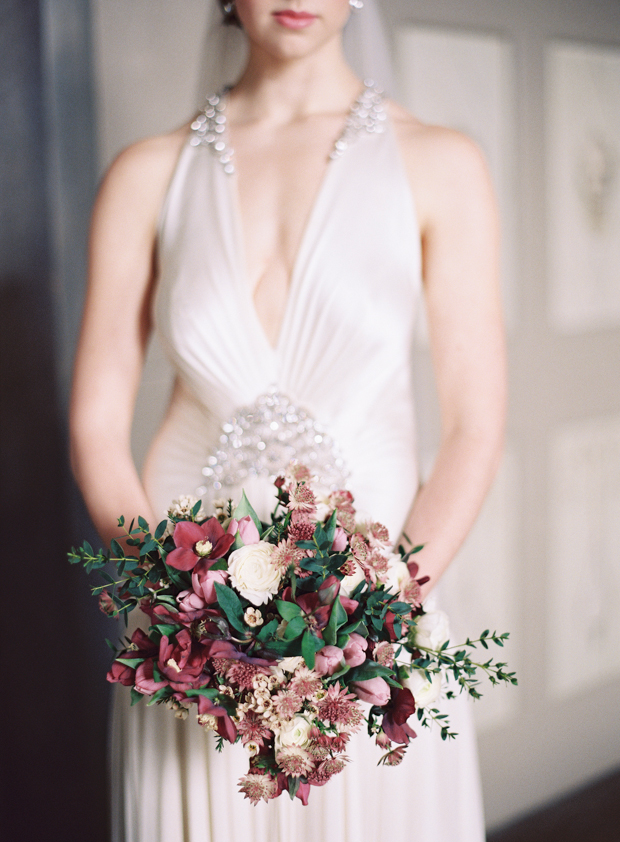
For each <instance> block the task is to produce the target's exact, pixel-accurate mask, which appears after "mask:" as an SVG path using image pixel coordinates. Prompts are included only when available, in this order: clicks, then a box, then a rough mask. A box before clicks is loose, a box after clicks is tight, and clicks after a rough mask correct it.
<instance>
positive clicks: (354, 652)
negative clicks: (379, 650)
mask: <svg viewBox="0 0 620 842" xmlns="http://www.w3.org/2000/svg"><path fill="white" fill-rule="evenodd" d="M367 648H368V641H367V640H366V638H364V637H362V636H361V634H356V633H355V632H353V634H352V635H351V637H350V638H349V642H348V643H347V645H346V646H345V647H344V660H345V663H346V665H347V666H349V667H359V666H360V664H363V663H364V661H365V660H366V649H367Z"/></svg>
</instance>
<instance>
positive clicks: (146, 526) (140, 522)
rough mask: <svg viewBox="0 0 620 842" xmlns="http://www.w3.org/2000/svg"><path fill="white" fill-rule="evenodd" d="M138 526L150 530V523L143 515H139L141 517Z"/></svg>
mask: <svg viewBox="0 0 620 842" xmlns="http://www.w3.org/2000/svg"><path fill="white" fill-rule="evenodd" d="M138 526H139V527H140V529H141V530H142V531H143V532H148V531H149V525H148V523H147V522H146V521H145V520H144V518H143V517H139V518H138Z"/></svg>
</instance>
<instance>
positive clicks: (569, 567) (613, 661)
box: [91, 0, 620, 825]
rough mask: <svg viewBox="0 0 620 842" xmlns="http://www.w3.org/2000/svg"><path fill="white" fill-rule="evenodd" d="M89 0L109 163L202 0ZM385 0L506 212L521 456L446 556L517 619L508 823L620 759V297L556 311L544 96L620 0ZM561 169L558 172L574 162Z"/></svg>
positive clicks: (493, 773) (507, 707)
mask: <svg viewBox="0 0 620 842" xmlns="http://www.w3.org/2000/svg"><path fill="white" fill-rule="evenodd" d="M91 2H92V7H93V15H94V24H93V26H94V31H93V40H94V45H95V65H96V88H97V96H98V138H99V156H100V162H101V166H102V167H103V166H105V165H106V164H107V163H109V161H110V160H111V158H112V156H113V155H114V154H115V153H116V152H117V151H118V150H119V149H120V148H121V147H122V146H124V145H125V144H126V143H128V142H130V141H131V140H133V139H135V138H138V137H140V136H144V135H146V134H151V133H153V132H159V131H164V130H166V129H169V128H171V127H174V126H176V125H179V124H180V123H182V122H184V121H185V120H187V119H188V117H189V116H190V115H191V113H192V111H193V110H194V107H195V104H196V102H197V91H198V90H199V88H200V85H199V82H198V68H199V65H200V51H201V48H202V39H203V33H204V3H203V2H202V0H131V2H127V0H91ZM383 5H384V7H385V11H386V14H387V16H388V18H389V22H390V23H391V25H392V31H393V34H394V38H395V45H396V46H397V47H398V50H397V52H396V53H395V56H396V58H397V59H398V65H399V67H400V71H401V82H402V95H403V98H404V99H405V100H406V101H407V103H408V104H409V105H410V106H411V107H419V110H420V113H421V114H422V112H426V111H428V113H424V114H422V116H425V117H426V118H427V119H436V117H435V115H434V113H431V112H432V111H433V109H436V110H437V112H438V114H439V116H440V117H441V116H442V115H445V118H444V119H445V121H447V122H453V123H455V124H457V127H459V128H465V129H467V130H469V131H470V132H472V133H473V134H474V135H475V136H476V139H477V140H478V141H479V142H481V143H482V145H483V146H486V149H487V152H488V154H489V157H490V159H491V163H492V168H493V172H494V176H495V178H496V183H497V186H498V190H499V193H500V203H501V206H502V210H503V217H504V221H505V226H506V232H507V233H506V243H505V255H504V265H505V299H506V304H507V309H508V315H509V332H510V368H511V382H512V389H511V393H512V397H511V412H510V423H509V435H508V448H507V457H506V459H505V463H504V466H503V468H502V471H501V472H500V477H499V479H498V482H497V483H496V486H495V488H494V490H493V492H492V494H491V497H490V499H489V502H488V504H487V506H486V508H485V511H484V512H483V515H482V517H481V519H480V522H479V524H478V525H477V527H476V529H475V530H474V533H473V534H472V537H471V539H470V541H469V542H468V544H467V546H466V547H465V549H464V551H463V553H462V556H461V559H460V561H459V562H458V563H457V564H456V565H455V566H454V570H453V571H452V573H451V575H452V576H453V577H454V578H455V579H456V580H457V582H461V583H462V587H463V589H465V590H467V591H468V592H469V593H471V612H472V616H473V619H472V627H473V628H477V626H478V625H479V624H484V625H490V626H497V627H500V628H501V629H502V630H503V629H504V627H505V628H509V629H510V630H511V631H512V632H513V643H512V645H511V647H510V648H509V650H508V653H507V659H508V657H509V659H510V662H511V665H514V666H516V667H517V669H518V671H519V677H520V686H519V688H518V690H517V691H512V690H506V691H497V692H493V693H489V694H488V697H487V698H488V701H486V700H483V701H482V702H481V703H480V707H479V710H478V716H479V720H480V729H481V733H480V749H481V760H482V769H483V777H484V785H485V797H486V808H487V815H488V820H489V823H490V825H496V824H498V823H501V822H503V821H506V820H508V819H509V818H511V817H513V816H515V815H517V814H519V813H522V812H524V811H527V810H529V809H532V808H533V807H535V806H537V805H539V804H541V803H543V802H545V801H546V800H549V799H551V798H553V797H555V796H557V795H559V794H561V793H564V792H565V791H568V790H569V789H570V788H572V787H575V786H578V785H580V784H582V783H584V782H586V781H588V780H590V779H592V778H594V777H596V776H598V775H600V774H602V773H604V772H605V771H606V770H608V769H610V768H612V767H614V766H617V765H619V764H620V718H619V717H618V709H619V705H618V702H619V701H620V664H619V663H618V658H617V657H615V656H613V652H614V651H615V648H617V637H616V642H615V644H614V636H615V635H616V634H617V626H614V624H613V623H614V621H613V617H614V616H618V613H619V612H620V590H619V585H618V575H617V573H616V569H617V559H618V556H619V555H620V552H619V551H620V535H619V534H618V527H617V524H618V523H619V522H620V511H619V507H620V479H619V477H620V445H619V444H618V429H619V427H620V389H619V388H618V387H619V383H618V372H619V371H620V324H619V323H618V319H617V317H616V316H613V312H614V307H615V306H616V305H615V303H614V304H613V306H611V303H610V306H609V307H607V308H605V306H602V307H601V306H600V307H599V312H607V313H612V316H613V318H610V319H608V321H607V322H606V323H604V324H602V323H601V322H600V319H599V322H598V323H594V324H593V323H592V322H590V323H589V324H587V325H586V324H583V325H579V324H578V325H577V327H575V326H574V324H573V325H572V326H571V327H570V329H566V328H565V325H564V326H562V327H561V329H560V328H559V327H558V319H557V318H555V317H554V312H556V311H557V307H556V308H555V311H554V304H553V302H554V301H557V299H558V290H557V278H556V280H555V281H554V286H553V290H554V292H553V296H552V295H551V290H552V284H551V281H550V272H551V270H550V268H549V266H550V264H549V260H548V257H549V254H550V252H551V250H552V247H553V248H555V247H557V248H563V247H564V246H565V245H568V246H570V245H571V243H565V242H564V240H563V239H562V238H563V237H564V234H563V229H562V226H561V225H558V222H557V221H558V219H560V218H561V214H562V211H563V208H562V207H561V206H560V205H559V203H558V202H555V203H554V202H553V201H549V200H548V197H549V196H550V195H552V194H553V189H554V188H553V185H550V182H549V177H550V176H549V173H550V172H551V169H550V166H551V163H552V160H553V156H554V147H553V144H552V143H550V142H549V137H553V126H554V125H556V124H552V121H551V117H550V114H551V113H554V114H555V113H556V111H557V109H556V110H554V106H552V105H550V100H549V95H550V87H549V82H550V79H551V78H552V73H551V72H550V71H549V62H550V61H551V63H552V64H553V60H554V59H553V55H555V54H554V53H552V52H550V50H552V49H553V45H554V44H556V43H557V42H558V40H570V41H578V42H583V43H584V44H590V43H593V44H599V45H603V46H607V47H609V46H612V47H613V45H614V44H615V45H616V47H617V45H618V44H619V43H620V14H619V7H618V2H617V0H590V2H589V3H587V4H584V3H582V2H580V1H579V0H520V2H518V3H516V2H515V3H497V2H496V0H468V2H467V3H463V2H462V0H432V2H429V1H428V0H389V2H388V0H384V3H383ZM361 14H363V12H361ZM429 27H430V28H429ZM455 38H456V41H455V40H454V39H455ZM433 39H435V40H433ZM446 39H447V40H446ZM455 44H456V45H457V47H458V49H455ZM442 45H443V46H442ZM434 47H435V48H436V49H434ZM424 50H426V55H427V60H426V62H424V61H423V60H422V59H421V56H422V55H423V51H424ZM441 55H443V56H444V57H445V60H442V61H439V60H438V58H439V56H441ZM606 55H607V53H606ZM550 56H551V58H550ZM433 57H434V58H433ZM431 60H433V61H434V62H435V67H436V73H437V74H438V75H437V76H435V77H433V78H431V77H430V76H429V78H428V80H426V79H425V78H424V76H422V77H421V78H415V77H416V72H418V71H417V70H416V68H419V67H420V66H422V67H424V68H428V66H429V64H430V63H431ZM451 61H452V64H451V63H450V62H451ZM454 61H457V62H460V64H458V63H457V65H456V66H454ZM420 62H422V64H420ZM612 63H613V61H612ZM455 69H456V72H458V75H460V78H461V81H462V88H461V90H460V96H459V102H460V105H459V108H458V109H457V108H456V104H457V99H456V98H455V96H454V95H453V92H451V91H450V90H449V88H450V85H449V84H448V83H445V84H443V85H442V79H444V78H446V77H447V76H449V74H450V73H454V72H455ZM442 74H443V76H442ZM418 76H419V72H418ZM472 85H474V90H475V89H476V86H482V88H484V90H485V91H486V94H485V96H486V97H487V99H486V100H484V102H483V101H480V102H478V103H475V101H473V102H472V105H471V106H469V107H465V106H464V103H466V102H467V97H468V96H470V95H471V90H472V88H471V86H472ZM545 92H546V93H547V97H545ZM445 94H447V95H445ZM551 96H552V99H553V91H551ZM442 97H443V99H442ZM556 104H557V103H556ZM611 107H612V108H613V107H618V104H617V100H616V104H615V106H614V105H613V103H612V105H611ZM442 109H443V110H442ZM451 109H452V110H451ZM554 119H555V118H554ZM556 129H557V125H556ZM616 151H617V153H618V155H617V157H616V161H618V160H620V147H619V148H618V150H616ZM553 173H554V175H553V178H556V179H558V178H559V179H560V181H561V179H562V178H564V179H566V178H567V177H568V176H566V173H563V171H562V170H560V171H559V173H558V172H557V171H556V170H553ZM568 178H569V180H570V177H568ZM618 178H620V174H619V171H618V169H616V179H618ZM554 184H555V182H554ZM614 189H617V181H616V183H615V187H614ZM552 232H555V233H554V236H555V237H556V239H555V240H554V241H553V243H551V242H550V239H549V237H550V234H551V233H552ZM618 234H620V232H616V244H617V241H618V239H620V237H618ZM557 238H559V240H558V239H557ZM609 251H610V252H611V253H613V248H610V249H609ZM615 259H616V258H614V257H612V258H610V260H609V262H608V263H607V264H605V269H604V271H605V272H606V273H607V275H606V276H605V278H606V280H605V279H603V280H605V282H604V283H603V282H601V287H600V288H601V289H609V290H612V291H613V290H616V291H617V288H618V284H617V279H618V275H619V274H620V269H619V267H618V265H617V264H616V263H615V262H614V261H615ZM610 273H611V275H613V277H611V275H610ZM613 273H615V275H614V274H613ZM612 294H613V292H612V293H610V295H612ZM573 298H574V297H573ZM167 382H168V381H167V375H166V372H165V365H164V364H163V363H162V361H161V359H160V357H159V355H158V354H157V353H154V354H152V355H151V358H150V361H149V365H148V367H147V371H146V375H145V387H144V388H143V391H142V394H141V398H140V412H139V419H138V424H137V429H136V436H135V441H136V452H137V455H138V458H141V456H142V454H143V452H144V447H145V443H146V442H147V441H148V438H149V437H150V433H151V431H152V430H153V428H154V426H155V425H156V423H157V418H158V417H159V413H160V411H161V404H162V396H163V395H165V393H166V389H167ZM419 382H420V392H419V399H420V404H421V416H422V417H421V431H422V447H423V449H424V451H425V452H426V453H429V454H430V453H432V450H433V447H434V439H435V435H434V429H435V417H436V416H435V411H434V409H433V401H434V397H433V392H432V387H431V385H430V383H431V377H430V374H429V366H428V359H427V353H426V351H425V350H424V348H421V349H420V353H419ZM609 653H611V655H612V657H609Z"/></svg>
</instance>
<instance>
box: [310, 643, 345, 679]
mask: <svg viewBox="0 0 620 842" xmlns="http://www.w3.org/2000/svg"><path fill="white" fill-rule="evenodd" d="M343 664H344V653H343V651H342V649H341V648H340V647H339V646H324V647H323V648H322V649H321V650H320V651H319V652H317V653H316V659H315V663H314V669H315V670H316V672H318V674H319V675H333V674H334V673H335V672H336V670H338V669H340V667H341V666H343Z"/></svg>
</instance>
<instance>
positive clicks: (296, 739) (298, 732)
mask: <svg viewBox="0 0 620 842" xmlns="http://www.w3.org/2000/svg"><path fill="white" fill-rule="evenodd" d="M311 728H312V723H311V722H310V721H309V720H308V719H306V717H305V716H295V717H294V718H293V719H291V721H290V722H283V723H282V727H281V729H280V731H278V733H277V734H276V738H275V740H274V748H275V751H276V753H277V752H278V751H279V750H280V749H282V748H288V747H289V746H299V748H305V747H306V746H307V745H308V740H309V735H310V730H311Z"/></svg>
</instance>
